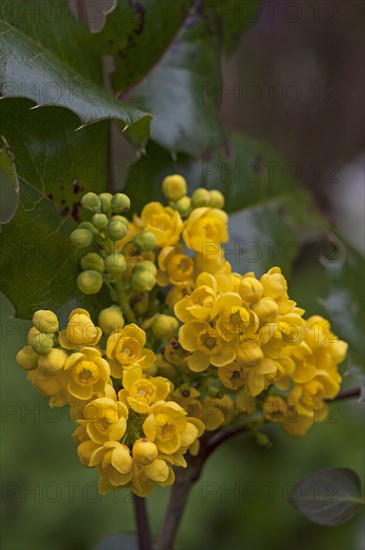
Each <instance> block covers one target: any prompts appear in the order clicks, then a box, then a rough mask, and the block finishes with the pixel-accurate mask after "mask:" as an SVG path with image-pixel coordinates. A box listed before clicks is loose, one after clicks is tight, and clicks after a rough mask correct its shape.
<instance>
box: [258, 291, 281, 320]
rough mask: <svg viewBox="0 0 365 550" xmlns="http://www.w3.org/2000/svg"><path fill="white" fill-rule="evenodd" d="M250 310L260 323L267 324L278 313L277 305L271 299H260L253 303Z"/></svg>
mask: <svg viewBox="0 0 365 550" xmlns="http://www.w3.org/2000/svg"><path fill="white" fill-rule="evenodd" d="M252 310H253V312H254V313H256V315H257V316H258V318H259V319H260V321H263V322H264V323H268V322H270V321H274V320H275V319H276V317H277V316H278V313H279V308H278V304H277V303H276V302H275V300H272V298H266V297H264V298H261V299H260V300H259V301H258V302H255V303H254V304H253V306H252Z"/></svg>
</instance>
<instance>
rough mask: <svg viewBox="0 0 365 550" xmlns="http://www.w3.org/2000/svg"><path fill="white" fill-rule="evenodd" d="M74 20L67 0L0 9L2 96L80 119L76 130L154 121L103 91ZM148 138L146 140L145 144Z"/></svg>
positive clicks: (96, 63) (20, 1)
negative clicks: (109, 121) (111, 121)
mask: <svg viewBox="0 0 365 550" xmlns="http://www.w3.org/2000/svg"><path fill="white" fill-rule="evenodd" d="M85 33H88V31H87V29H86V27H84V26H83V25H82V24H81V23H80V22H77V21H76V20H74V19H73V16H72V15H71V12H70V10H69V8H68V3H67V1H66V0H61V1H60V2H59V3H58V4H57V6H55V3H54V2H50V1H44V2H39V1H34V0H16V1H15V2H2V3H1V6H0V48H1V50H2V56H1V58H0V87H1V96H2V97H3V98H4V97H26V98H29V99H31V100H32V101H34V102H35V104H36V106H45V105H57V106H62V107H66V108H67V109H70V110H71V111H73V112H74V113H75V114H76V115H77V116H78V119H79V120H78V121H77V124H75V127H76V126H80V125H81V126H82V125H86V124H90V123H92V122H95V121H98V120H103V119H110V118H115V119H117V120H118V121H119V122H120V124H121V126H122V128H124V129H126V130H127V128H128V127H129V126H133V125H134V124H137V125H138V123H139V121H142V122H143V128H144V129H146V123H145V121H144V119H145V118H147V119H149V118H150V115H147V114H146V113H143V112H141V111H138V110H136V109H134V108H133V107H132V106H130V105H125V104H123V103H122V102H121V101H118V100H117V99H115V98H114V97H113V96H111V95H110V94H108V93H107V92H106V91H105V90H104V89H103V87H102V68H101V60H100V56H99V55H98V53H97V51H96V50H95V49H92V44H91V42H90V41H88V40H87V34H85ZM147 135H148V134H146V135H144V138H146V137H147Z"/></svg>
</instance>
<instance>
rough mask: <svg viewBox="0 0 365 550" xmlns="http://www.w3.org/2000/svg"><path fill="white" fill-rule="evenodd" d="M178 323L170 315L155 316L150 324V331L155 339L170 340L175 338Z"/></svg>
mask: <svg viewBox="0 0 365 550" xmlns="http://www.w3.org/2000/svg"><path fill="white" fill-rule="evenodd" d="M178 328H179V322H178V320H177V319H176V317H172V316H171V315H164V314H161V315H157V316H156V317H155V319H154V321H153V323H152V326H151V330H152V332H153V334H154V336H156V338H164V339H170V338H172V337H173V336H175V334H176V332H177V329H178Z"/></svg>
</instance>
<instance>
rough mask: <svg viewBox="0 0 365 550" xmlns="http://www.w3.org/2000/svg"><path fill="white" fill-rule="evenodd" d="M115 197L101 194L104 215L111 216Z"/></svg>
mask: <svg viewBox="0 0 365 550" xmlns="http://www.w3.org/2000/svg"><path fill="white" fill-rule="evenodd" d="M112 198H113V195H112V194H111V193H100V195H99V199H100V202H101V211H102V213H103V214H110V210H111V203H112Z"/></svg>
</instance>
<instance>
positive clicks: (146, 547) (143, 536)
mask: <svg viewBox="0 0 365 550" xmlns="http://www.w3.org/2000/svg"><path fill="white" fill-rule="evenodd" d="M133 501H134V512H135V517H136V523H137V536H138V545H139V550H152V542H151V531H150V526H149V523H148V517H147V510H146V499H145V498H142V497H137V496H136V495H134V498H133Z"/></svg>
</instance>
